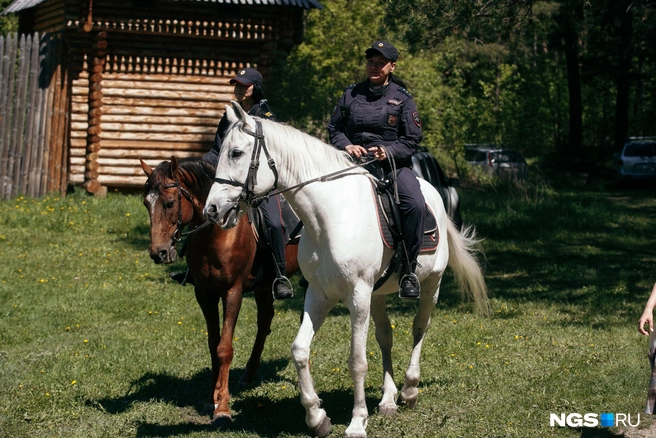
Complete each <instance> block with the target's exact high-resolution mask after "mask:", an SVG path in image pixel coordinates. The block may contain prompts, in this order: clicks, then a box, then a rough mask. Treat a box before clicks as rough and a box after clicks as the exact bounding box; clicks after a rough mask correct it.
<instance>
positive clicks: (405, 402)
mask: <svg viewBox="0 0 656 438" xmlns="http://www.w3.org/2000/svg"><path fill="white" fill-rule="evenodd" d="M399 401H400V404H402V405H404V406H406V407H407V408H409V409H414V408H416V407H417V397H415V398H410V399H407V400H399Z"/></svg>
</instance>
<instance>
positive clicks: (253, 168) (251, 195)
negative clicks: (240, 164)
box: [214, 120, 278, 209]
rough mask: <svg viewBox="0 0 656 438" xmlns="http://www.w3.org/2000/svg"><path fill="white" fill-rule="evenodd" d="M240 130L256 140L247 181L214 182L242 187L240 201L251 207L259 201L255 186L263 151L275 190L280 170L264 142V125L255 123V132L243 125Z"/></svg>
mask: <svg viewBox="0 0 656 438" xmlns="http://www.w3.org/2000/svg"><path fill="white" fill-rule="evenodd" d="M240 130H241V131H242V132H243V133H244V134H248V135H250V136H251V137H253V138H254V141H253V153H252V154H251V164H250V166H249V167H248V174H247V175H246V181H245V182H239V181H233V180H230V179H225V178H217V177H215V178H214V182H215V183H219V184H228V185H231V186H235V187H241V189H242V190H241V195H240V196H239V199H240V200H241V201H244V202H245V203H246V204H247V205H249V206H250V205H253V204H254V203H255V202H256V200H258V199H259V198H256V197H255V185H256V184H257V171H258V169H259V167H260V155H261V153H262V151H264V154H265V155H266V157H267V164H268V165H269V169H271V171H272V172H273V176H274V182H273V187H274V189H275V188H276V186H277V185H278V169H276V163H275V162H274V161H273V158H271V154H270V153H269V150H268V149H267V146H266V142H265V141H264V134H262V123H261V122H260V121H259V120H256V121H255V132H253V131H251V130H250V129H247V128H245V127H244V126H243V125H242V127H241V128H240ZM238 205H239V202H236V203H235V206H234V207H233V208H234V209H237V206H238Z"/></svg>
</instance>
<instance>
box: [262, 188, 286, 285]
mask: <svg viewBox="0 0 656 438" xmlns="http://www.w3.org/2000/svg"><path fill="white" fill-rule="evenodd" d="M258 208H259V209H260V211H261V212H262V218H263V219H264V226H265V228H266V229H267V231H268V234H269V235H268V240H269V242H268V243H269V246H270V247H271V253H272V255H273V258H274V259H275V263H276V265H278V269H280V272H281V274H283V275H284V273H285V244H286V243H287V242H286V240H287V238H286V236H285V228H284V222H283V220H282V211H281V209H280V199H279V196H273V197H271V198H269V199H267V200H265V201H262V203H261V204H260V206H259V207H258ZM266 265H267V264H265V266H266Z"/></svg>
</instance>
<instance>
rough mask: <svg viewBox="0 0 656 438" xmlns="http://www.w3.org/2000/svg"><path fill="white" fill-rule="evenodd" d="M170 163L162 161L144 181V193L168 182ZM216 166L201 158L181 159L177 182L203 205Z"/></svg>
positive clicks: (212, 180)
mask: <svg viewBox="0 0 656 438" xmlns="http://www.w3.org/2000/svg"><path fill="white" fill-rule="evenodd" d="M170 168H171V162H170V161H162V162H161V163H159V164H158V165H157V167H156V168H155V169H154V170H153V173H152V174H150V176H149V177H148V180H147V181H146V192H148V191H150V190H152V189H153V188H155V187H157V186H162V185H164V184H168V183H169V182H170V176H169V169H170ZM215 173H216V165H214V164H212V163H210V162H209V161H207V160H203V159H202V158H182V159H180V160H178V172H177V176H178V181H179V182H180V183H181V184H182V185H184V186H185V187H186V188H187V190H189V192H191V193H192V194H193V195H194V196H196V198H198V200H199V201H201V203H203V204H204V203H205V201H206V200H207V195H208V194H209V193H210V188H211V187H212V183H213V182H214V175H215Z"/></svg>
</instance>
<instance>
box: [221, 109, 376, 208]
mask: <svg viewBox="0 0 656 438" xmlns="http://www.w3.org/2000/svg"><path fill="white" fill-rule="evenodd" d="M240 129H241V131H242V132H243V133H244V134H248V135H250V136H251V137H254V139H255V140H254V143H253V153H252V154H251V164H250V166H249V168H248V174H247V175H246V181H245V182H243V183H242V182H239V181H233V180H229V179H225V178H214V182H215V183H219V184H228V185H231V186H235V187H241V188H242V191H241V195H240V196H239V200H238V201H237V202H235V205H234V206H233V207H232V209H233V210H237V208H238V207H239V201H240V200H241V201H243V202H244V203H246V204H247V205H248V206H253V205H257V204H259V203H260V202H261V201H262V200H266V199H269V198H270V197H271V196H275V195H279V194H281V193H284V192H287V191H289V190H294V189H298V188H301V187H303V186H306V185H308V184H311V183H314V182H317V181H326V180H327V179H329V178H332V177H333V176H336V175H340V174H342V173H345V172H348V171H349V170H352V169H354V168H356V167H363V166H366V165H367V164H370V163H372V162H374V161H376V160H375V159H374V158H372V159H370V160H365V161H362V162H360V163H358V164H356V165H355V166H351V167H347V168H346V169H341V170H338V171H336V172H332V173H329V174H328V175H323V176H320V177H317V178H313V179H311V180H308V181H304V182H302V183H299V184H296V185H294V186H291V187H287V188H286V189H283V190H278V189H276V187H277V186H278V169H277V168H276V163H275V162H274V161H273V158H271V154H270V153H269V150H268V149H267V146H266V142H265V141H264V134H262V123H261V122H260V121H259V120H255V132H253V131H251V130H250V129H247V128H244V127H243V125H242V127H241V128H240ZM262 151H264V154H265V155H266V157H267V164H268V165H269V168H270V169H271V171H272V172H273V176H274V182H273V190H271V191H270V192H268V193H267V194H266V195H264V196H259V197H256V196H255V191H254V190H255V184H257V170H258V168H259V167H260V154H261V153H262Z"/></svg>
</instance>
